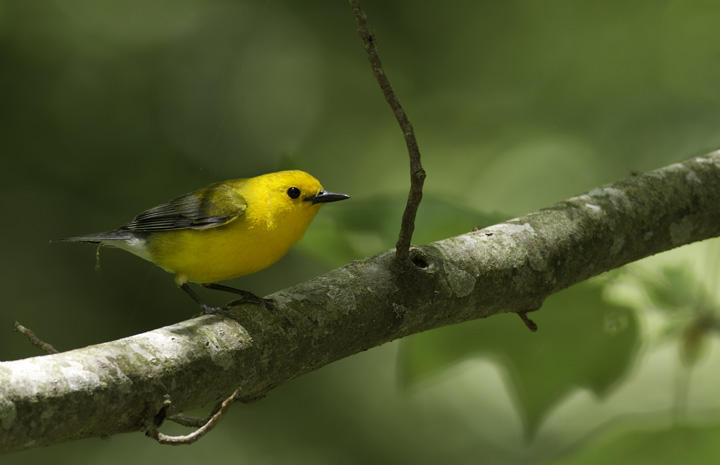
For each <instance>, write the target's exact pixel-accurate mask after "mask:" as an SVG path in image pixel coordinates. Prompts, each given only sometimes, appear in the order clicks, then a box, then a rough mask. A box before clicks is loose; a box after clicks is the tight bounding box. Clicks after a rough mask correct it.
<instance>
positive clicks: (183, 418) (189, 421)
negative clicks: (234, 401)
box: [167, 402, 223, 428]
mask: <svg viewBox="0 0 720 465" xmlns="http://www.w3.org/2000/svg"><path fill="white" fill-rule="evenodd" d="M222 405H223V403H222V402H218V403H217V404H215V407H214V408H213V409H212V410H211V411H210V413H209V414H208V415H207V416H206V417H205V418H200V417H194V416H192V415H185V414H184V413H176V414H175V415H171V416H169V417H167V419H168V420H170V421H172V422H175V423H177V424H178V425H182V426H188V427H190V428H200V427H201V426H202V425H204V424H205V423H207V422H209V421H210V420H211V419H212V417H213V415H215V414H216V413H218V412H219V411H220V409H221V408H222Z"/></svg>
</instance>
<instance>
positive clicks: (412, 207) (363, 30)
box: [350, 0, 425, 269]
mask: <svg viewBox="0 0 720 465" xmlns="http://www.w3.org/2000/svg"><path fill="white" fill-rule="evenodd" d="M350 5H351V6H352V9H353V12H354V13H355V18H356V19H357V23H358V33H359V34H360V38H361V39H362V41H363V43H364V44H365V52H366V53H367V56H368V59H369V60H370V65H371V66H372V70H373V74H374V75H375V79H377V81H378V84H380V89H382V92H383V95H385V100H387V102H388V103H389V104H390V107H391V108H392V110H393V112H394V113H395V118H396V119H397V121H398V123H399V124H400V128H401V129H402V132H403V135H404V136H405V144H406V145H407V149H408V154H409V155H410V194H409V195H408V200H407V205H406V206H405V211H404V212H403V217H402V224H401V226H400V235H399V236H398V240H397V244H396V245H395V259H394V261H393V265H395V267H396V268H400V269H402V268H403V267H404V266H405V265H406V264H407V263H408V259H409V257H410V241H411V240H412V234H413V230H414V229H415V216H416V215H417V210H418V206H420V200H422V188H423V183H424V182H425V170H424V169H423V167H422V164H421V163H420V149H419V148H418V144H417V140H416V139H415V132H414V131H413V127H412V125H411V124H410V120H409V119H408V117H407V115H406V114H405V110H404V109H403V106H402V105H401V104H400V100H398V98H397V96H396V95H395V91H394V90H393V88H392V86H391V85H390V80H389V79H388V77H387V75H386V74H385V70H384V69H383V66H382V62H381V61H380V57H379V56H378V53H377V49H376V48H375V37H374V36H373V35H372V34H371V33H370V29H369V28H368V25H367V16H366V15H365V12H364V11H363V9H362V7H361V6H360V1H359V0H350Z"/></svg>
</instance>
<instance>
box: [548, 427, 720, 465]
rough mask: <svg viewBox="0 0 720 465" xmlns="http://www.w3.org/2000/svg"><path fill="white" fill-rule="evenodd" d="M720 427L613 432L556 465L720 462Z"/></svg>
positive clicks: (697, 463)
mask: <svg viewBox="0 0 720 465" xmlns="http://www.w3.org/2000/svg"><path fill="white" fill-rule="evenodd" d="M718 437H720V426H713V427H700V426H676V427H674V428H670V429H666V430H644V431H631V432H622V433H620V434H617V433H616V434H611V435H610V436H606V437H604V438H602V439H599V440H596V441H594V442H592V443H591V444H589V445H587V446H586V447H583V448H581V449H579V450H578V451H577V453H576V454H573V455H569V456H567V457H565V458H561V459H559V460H557V459H556V460H553V461H552V462H549V463H552V464H553V465H595V464H598V465H606V464H608V463H611V464H614V465H625V464H628V465H677V464H684V465H706V464H712V463H718V462H719V461H720V441H718Z"/></svg>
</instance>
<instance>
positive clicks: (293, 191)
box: [287, 187, 300, 199]
mask: <svg viewBox="0 0 720 465" xmlns="http://www.w3.org/2000/svg"><path fill="white" fill-rule="evenodd" d="M287 195H288V197H290V198H291V199H297V198H298V197H300V189H298V188H297V187H291V188H290V189H288V190H287Z"/></svg>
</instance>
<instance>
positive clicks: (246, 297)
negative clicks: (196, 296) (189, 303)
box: [203, 283, 274, 309]
mask: <svg viewBox="0 0 720 465" xmlns="http://www.w3.org/2000/svg"><path fill="white" fill-rule="evenodd" d="M203 286H204V287H206V288H208V289H215V290H216V291H224V292H231V293H233V294H237V295H240V296H242V301H243V302H248V303H254V304H260V305H264V306H265V307H267V308H269V309H272V308H274V305H273V304H272V301H271V300H270V299H263V298H262V297H259V296H257V295H255V294H253V293H252V292H250V291H244V290H242V289H237V288H234V287H230V286H225V285H223V284H218V283H206V284H203Z"/></svg>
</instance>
